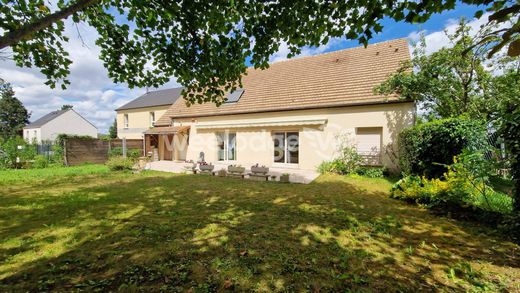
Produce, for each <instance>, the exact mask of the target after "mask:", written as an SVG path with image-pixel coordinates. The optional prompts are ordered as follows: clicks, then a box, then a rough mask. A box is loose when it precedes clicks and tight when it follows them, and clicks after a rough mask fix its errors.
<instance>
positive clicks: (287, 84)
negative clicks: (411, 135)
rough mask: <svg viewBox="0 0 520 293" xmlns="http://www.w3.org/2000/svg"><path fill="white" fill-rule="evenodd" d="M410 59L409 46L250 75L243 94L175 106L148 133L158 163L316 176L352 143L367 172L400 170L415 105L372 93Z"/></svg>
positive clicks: (385, 45) (380, 46)
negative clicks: (402, 142) (400, 147)
mask: <svg viewBox="0 0 520 293" xmlns="http://www.w3.org/2000/svg"><path fill="white" fill-rule="evenodd" d="M409 59H410V53H409V48H408V43H407V41H406V39H397V40H392V41H387V42H382V43H377V44H373V45H369V46H368V47H366V48H365V47H357V48H352V49H345V50H340V51H335V52H330V53H325V54H321V55H317V56H309V57H301V58H296V59H291V60H287V61H282V62H276V63H273V64H271V65H270V67H269V68H268V69H266V70H259V69H254V68H249V69H248V70H247V75H245V76H244V77H243V79H242V83H243V88H241V89H238V90H237V91H235V92H233V93H230V94H229V95H228V96H227V101H226V103H224V104H223V105H221V106H219V107H217V106H216V105H215V104H213V103H206V104H195V105H191V106H187V105H186V103H185V101H184V100H183V99H182V98H181V99H177V100H176V101H175V102H174V103H173V104H172V105H171V106H170V107H169V109H168V110H167V111H166V112H165V113H164V115H162V116H161V118H160V119H158V120H157V122H156V123H155V125H154V127H153V128H151V129H149V130H147V131H146V132H145V142H146V143H145V146H146V152H148V153H154V152H155V153H156V154H154V157H158V158H159V159H160V160H173V161H185V160H187V161H189V160H193V161H206V162H213V163H224V164H239V165H242V166H246V167H249V166H251V165H253V164H260V165H266V166H270V167H281V168H296V169H304V170H315V169H316V167H317V166H318V165H319V164H320V163H321V162H323V161H326V160H331V159H333V158H334V157H336V156H337V155H338V146H339V145H341V144H342V142H343V144H345V143H347V144H349V145H351V146H352V147H355V148H356V149H357V151H358V152H359V153H360V154H361V155H362V156H364V157H365V159H366V164H367V165H385V166H387V167H389V168H394V169H395V168H397V160H396V159H397V135H398V134H399V132H400V131H401V130H402V129H403V128H405V127H409V126H411V125H413V123H414V119H415V105H414V103H413V102H410V101H403V100H400V99H399V98H398V97H397V96H389V97H383V96H379V95H376V94H374V92H373V88H374V86H376V85H379V84H380V83H381V82H382V81H384V80H385V79H386V78H387V77H388V76H389V75H390V74H392V73H393V72H395V71H396V70H397V69H398V68H399V66H400V63H401V62H403V61H406V60H409Z"/></svg>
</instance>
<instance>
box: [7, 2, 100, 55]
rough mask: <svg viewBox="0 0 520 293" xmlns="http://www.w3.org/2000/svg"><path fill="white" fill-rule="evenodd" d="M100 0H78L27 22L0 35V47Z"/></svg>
mask: <svg viewBox="0 0 520 293" xmlns="http://www.w3.org/2000/svg"><path fill="white" fill-rule="evenodd" d="M98 1H100V0H78V1H77V2H76V3H74V4H72V5H70V6H68V7H66V8H64V9H62V10H60V11H56V12H54V13H52V14H49V15H46V16H45V17H43V18H41V19H37V20H35V21H33V22H30V23H26V24H24V25H23V26H22V27H20V28H19V29H16V30H14V31H9V32H6V33H5V34H4V35H3V36H1V37H0V49H3V48H5V47H9V46H12V45H14V44H16V43H18V42H19V41H21V40H22V39H25V38H28V37H29V36H30V35H31V34H32V33H34V32H37V31H40V30H43V29H45V28H48V27H49V26H51V25H52V24H53V23H55V22H58V21H60V20H62V19H66V18H67V17H69V16H70V15H72V14H73V13H75V12H78V11H81V10H83V9H85V8H87V7H89V6H91V5H93V4H95V3H96V2H98Z"/></svg>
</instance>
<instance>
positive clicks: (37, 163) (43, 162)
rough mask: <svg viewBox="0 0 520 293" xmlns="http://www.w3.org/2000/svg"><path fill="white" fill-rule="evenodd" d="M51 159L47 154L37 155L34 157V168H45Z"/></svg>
mask: <svg viewBox="0 0 520 293" xmlns="http://www.w3.org/2000/svg"><path fill="white" fill-rule="evenodd" d="M49 163H50V162H49V159H48V158H47V157H46V156H42V155H37V156H36V157H34V163H33V164H32V167H33V168H36V169H43V168H47V167H48V166H49Z"/></svg>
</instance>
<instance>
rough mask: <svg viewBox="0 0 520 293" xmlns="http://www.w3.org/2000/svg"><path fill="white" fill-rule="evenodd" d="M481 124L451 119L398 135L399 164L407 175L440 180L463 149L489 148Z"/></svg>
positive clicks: (422, 125) (424, 124)
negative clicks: (447, 166)
mask: <svg viewBox="0 0 520 293" xmlns="http://www.w3.org/2000/svg"><path fill="white" fill-rule="evenodd" d="M488 146H489V143H488V141H487V132H486V127H485V126H484V124H483V123H482V122H481V121H477V120H470V119H467V118H448V119H442V120H436V121H432V122H427V123H423V124H419V125H417V126H414V127H412V128H408V129H405V130H404V131H402V132H401V133H400V134H399V164H400V166H401V170H402V171H403V172H404V173H406V174H412V175H420V176H426V177H428V178H440V177H442V176H443V174H444V173H445V172H446V167H445V166H443V165H449V164H451V163H453V157H454V156H456V155H459V154H460V153H461V152H462V150H464V149H469V150H477V149H479V150H482V149H484V148H487V147H488Z"/></svg>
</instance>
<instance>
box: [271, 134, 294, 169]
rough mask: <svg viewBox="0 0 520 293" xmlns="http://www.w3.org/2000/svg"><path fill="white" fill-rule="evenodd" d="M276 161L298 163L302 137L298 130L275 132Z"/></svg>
mask: <svg viewBox="0 0 520 293" xmlns="http://www.w3.org/2000/svg"><path fill="white" fill-rule="evenodd" d="M273 145H274V154H273V156H274V162H275V163H285V164H298V161H299V160H298V157H299V147H300V137H299V134H298V132H275V133H273Z"/></svg>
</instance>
